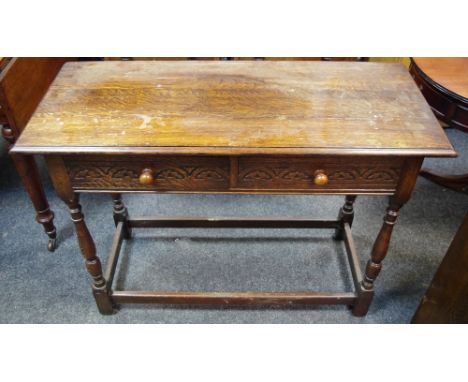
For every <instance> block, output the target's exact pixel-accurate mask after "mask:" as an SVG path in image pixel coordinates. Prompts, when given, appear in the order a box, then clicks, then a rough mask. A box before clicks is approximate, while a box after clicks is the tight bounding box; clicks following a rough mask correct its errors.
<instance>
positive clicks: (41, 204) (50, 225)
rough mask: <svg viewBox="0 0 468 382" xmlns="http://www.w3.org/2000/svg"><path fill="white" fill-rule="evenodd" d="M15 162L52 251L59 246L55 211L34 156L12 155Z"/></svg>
mask: <svg viewBox="0 0 468 382" xmlns="http://www.w3.org/2000/svg"><path fill="white" fill-rule="evenodd" d="M11 157H12V159H13V163H14V164H15V167H16V170H17V171H18V174H19V175H20V177H21V180H22V182H23V185H24V188H25V189H26V192H27V193H28V195H29V198H30V199H31V202H32V203H33V205H34V208H35V209H36V213H37V215H36V221H37V222H38V223H39V224H42V226H43V227H44V231H45V233H46V234H47V236H49V243H48V244H47V249H48V250H49V251H51V252H53V251H54V250H55V248H56V247H57V230H56V229H55V225H54V213H53V212H52V211H51V210H50V208H49V203H48V202H47V198H46V196H45V192H44V188H43V187H42V183H41V181H40V178H39V171H38V169H37V165H36V161H35V160H34V157H32V156H29V155H12V156H11Z"/></svg>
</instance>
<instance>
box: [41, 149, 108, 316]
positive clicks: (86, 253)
mask: <svg viewBox="0 0 468 382" xmlns="http://www.w3.org/2000/svg"><path fill="white" fill-rule="evenodd" d="M46 161H47V165H48V167H49V174H50V176H51V179H52V182H53V184H54V187H55V190H56V192H57V194H58V195H59V197H60V198H61V199H62V200H63V201H64V202H65V203H66V204H67V205H68V208H69V209H70V215H71V219H72V221H73V223H74V225H75V231H76V236H77V238H78V244H79V246H80V250H81V254H82V256H83V258H84V259H85V265H86V269H87V271H88V273H89V274H90V276H91V278H92V290H93V295H94V298H95V300H96V303H97V306H98V309H99V312H100V313H102V314H112V313H114V305H113V303H112V300H111V298H110V296H109V290H108V289H107V281H106V279H105V278H104V275H103V273H102V266H101V260H100V259H99V257H98V256H97V255H96V246H95V244H94V240H93V238H92V236H91V234H90V232H89V230H88V227H87V226H86V223H85V221H84V215H83V213H82V212H81V206H80V204H79V203H78V194H76V193H75V192H74V191H73V189H72V187H71V184H70V181H69V178H68V176H67V170H66V168H65V165H64V163H63V161H62V159H61V158H59V157H46Z"/></svg>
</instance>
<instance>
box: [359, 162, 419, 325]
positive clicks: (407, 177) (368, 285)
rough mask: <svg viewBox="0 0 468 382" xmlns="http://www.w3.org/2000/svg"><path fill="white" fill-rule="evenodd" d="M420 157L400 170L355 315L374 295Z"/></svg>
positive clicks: (367, 267)
mask: <svg viewBox="0 0 468 382" xmlns="http://www.w3.org/2000/svg"><path fill="white" fill-rule="evenodd" d="M421 164H422V159H421V158H414V159H407V160H406V163H405V165H404V166H403V169H402V171H401V175H400V180H399V182H398V185H397V189H396V191H395V194H394V195H393V196H392V197H391V198H390V204H389V207H388V208H387V213H386V214H385V217H384V221H383V224H382V227H381V228H380V231H379V233H378V235H377V238H376V239H375V242H374V245H373V247H372V251H371V256H370V257H371V258H370V260H369V261H368V262H367V265H366V270H365V273H364V277H363V280H362V281H361V285H360V288H359V290H358V291H357V292H358V298H357V302H356V303H355V305H354V306H353V314H354V315H355V316H364V315H366V314H367V312H368V310H369V307H370V304H371V302H372V298H373V296H374V282H375V280H376V278H377V276H378V275H379V273H380V270H381V269H382V261H383V260H384V259H385V256H386V255H387V251H388V247H389V245H390V238H391V236H392V231H393V226H394V225H395V223H396V221H397V218H398V212H399V210H400V208H401V207H402V206H403V205H404V204H405V203H406V202H407V201H408V200H409V198H410V196H411V193H412V191H413V189H414V185H415V184H416V180H417V177H418V172H419V169H420V168H421Z"/></svg>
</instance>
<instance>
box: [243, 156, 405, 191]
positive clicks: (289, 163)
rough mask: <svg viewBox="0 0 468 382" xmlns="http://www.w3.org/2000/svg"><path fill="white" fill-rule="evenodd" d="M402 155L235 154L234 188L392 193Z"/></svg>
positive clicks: (402, 161) (402, 160)
mask: <svg viewBox="0 0 468 382" xmlns="http://www.w3.org/2000/svg"><path fill="white" fill-rule="evenodd" d="M403 164H404V158H390V159H389V158H382V157H321V156H316V157H290V156H284V157H278V156H274V157H269V156H265V157H264V156H245V157H239V158H238V171H237V181H236V188H237V189H245V190H263V191H268V190H271V191H285V192H288V191H289V192H294V191H301V192H310V193H320V192H340V193H345V192H347V191H356V192H366V191H370V192H372V191H375V192H382V193H391V192H392V191H394V190H395V189H396V187H397V184H398V180H399V178H400V173H401V169H402V167H403Z"/></svg>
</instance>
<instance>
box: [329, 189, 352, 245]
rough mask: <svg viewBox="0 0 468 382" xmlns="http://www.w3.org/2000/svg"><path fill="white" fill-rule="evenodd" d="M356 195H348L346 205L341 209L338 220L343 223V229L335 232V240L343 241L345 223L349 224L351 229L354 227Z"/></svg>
mask: <svg viewBox="0 0 468 382" xmlns="http://www.w3.org/2000/svg"><path fill="white" fill-rule="evenodd" d="M356 198H357V196H356V195H346V198H345V204H344V205H343V207H341V209H340V213H339V214H338V220H339V221H341V227H340V228H337V229H336V230H335V237H334V238H335V240H343V238H344V231H343V225H344V223H348V224H349V226H350V227H351V226H352V225H353V219H354V202H355V200H356Z"/></svg>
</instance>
